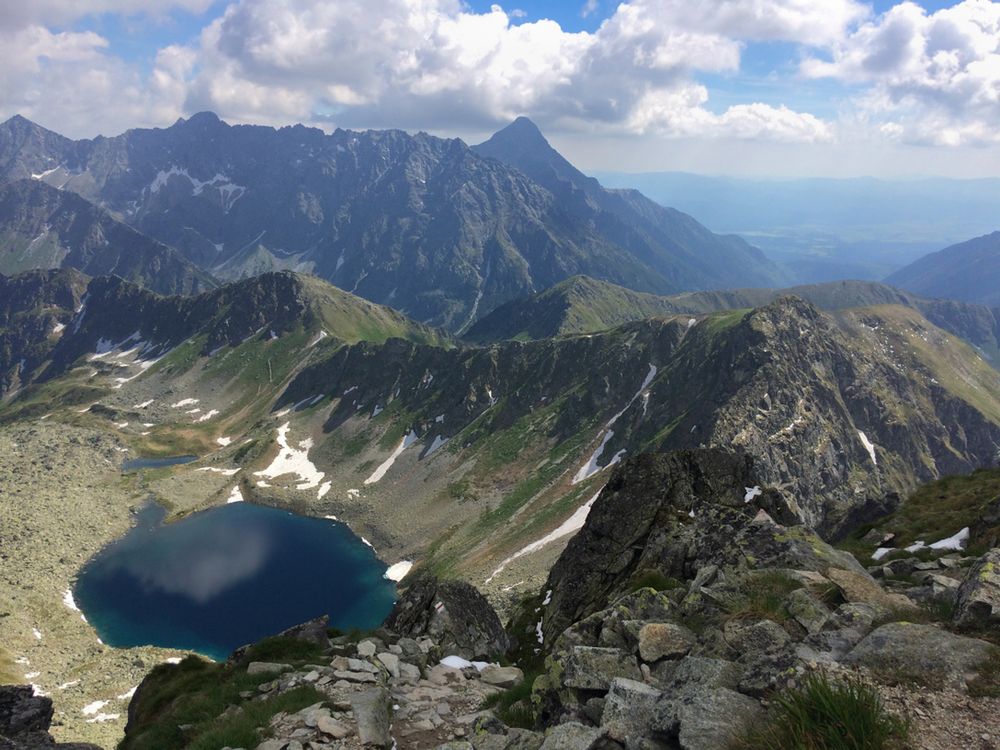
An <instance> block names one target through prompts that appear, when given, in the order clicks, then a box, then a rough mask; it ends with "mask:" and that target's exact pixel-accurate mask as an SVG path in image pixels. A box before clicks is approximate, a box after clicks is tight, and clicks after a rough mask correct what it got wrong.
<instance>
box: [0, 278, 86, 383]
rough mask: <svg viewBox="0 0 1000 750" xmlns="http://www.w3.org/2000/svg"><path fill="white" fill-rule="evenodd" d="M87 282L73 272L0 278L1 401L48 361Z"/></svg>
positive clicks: (78, 303) (77, 305)
mask: <svg viewBox="0 0 1000 750" xmlns="http://www.w3.org/2000/svg"><path fill="white" fill-rule="evenodd" d="M87 281H88V279H87V277H85V276H84V275H83V274H81V273H78V272H77V271H74V270H72V269H65V270H58V271H29V272H27V273H23V274H20V275H18V276H14V277H8V276H0V396H3V395H4V394H6V393H8V392H9V391H11V390H16V389H17V388H19V387H20V386H21V385H22V384H24V383H25V382H27V381H29V380H30V378H31V376H32V374H33V373H35V372H37V371H38V370H39V368H40V367H41V365H42V364H43V363H44V362H45V361H46V360H47V359H48V357H49V354H50V352H51V351H52V348H53V347H54V346H55V345H56V343H58V341H59V338H60V337H61V335H62V333H63V331H64V330H65V328H66V325H67V324H68V323H69V322H70V321H71V319H72V318H73V315H74V314H75V312H76V310H77V308H78V307H79V306H80V300H81V299H82V297H83V295H84V293H85V291H86V288H87Z"/></svg>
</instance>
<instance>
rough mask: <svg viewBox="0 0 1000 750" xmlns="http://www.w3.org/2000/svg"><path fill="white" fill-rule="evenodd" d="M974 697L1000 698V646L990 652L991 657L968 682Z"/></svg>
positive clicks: (970, 692) (970, 693)
mask: <svg viewBox="0 0 1000 750" xmlns="http://www.w3.org/2000/svg"><path fill="white" fill-rule="evenodd" d="M968 688H969V695H971V696H972V697H973V698H1000V647H997V648H994V649H993V650H992V651H991V652H990V658H989V659H988V660H987V661H986V663H985V664H983V666H981V667H980V668H979V673H978V674H977V675H976V676H975V678H974V679H972V680H970V681H969V683H968Z"/></svg>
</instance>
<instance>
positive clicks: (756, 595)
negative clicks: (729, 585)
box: [725, 571, 803, 623]
mask: <svg viewBox="0 0 1000 750" xmlns="http://www.w3.org/2000/svg"><path fill="white" fill-rule="evenodd" d="M802 587H803V584H802V583H801V582H800V581H797V580H795V579H794V578H792V577H791V576H788V575H785V574H784V573H780V572H777V571H768V572H766V573H762V574H760V575H754V576H748V577H747V578H744V579H743V580H742V581H741V582H740V588H739V590H738V591H736V592H735V593H733V594H731V595H730V596H729V598H728V600H727V601H726V605H725V610H726V614H727V616H728V617H729V619H731V620H773V621H774V622H777V623H783V622H787V621H788V620H789V619H790V617H791V616H790V615H789V614H788V610H787V609H786V608H785V598H786V597H787V596H788V595H789V594H790V593H792V592H793V591H795V590H796V589H800V588H802Z"/></svg>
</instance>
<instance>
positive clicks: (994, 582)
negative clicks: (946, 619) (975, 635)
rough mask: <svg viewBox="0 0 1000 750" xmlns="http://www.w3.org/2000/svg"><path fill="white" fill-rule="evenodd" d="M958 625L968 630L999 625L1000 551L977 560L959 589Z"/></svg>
mask: <svg viewBox="0 0 1000 750" xmlns="http://www.w3.org/2000/svg"><path fill="white" fill-rule="evenodd" d="M955 622H956V623H958V624H959V625H961V626H963V627H966V628H990V627H998V626H1000V549H992V550H990V551H989V552H987V553H986V554H985V555H983V556H982V557H981V558H979V560H977V561H976V562H975V563H974V564H973V565H972V567H971V568H969V572H968V574H967V575H966V577H965V581H964V582H963V583H962V585H961V587H960V588H959V589H958V599H957V602H956V606H955Z"/></svg>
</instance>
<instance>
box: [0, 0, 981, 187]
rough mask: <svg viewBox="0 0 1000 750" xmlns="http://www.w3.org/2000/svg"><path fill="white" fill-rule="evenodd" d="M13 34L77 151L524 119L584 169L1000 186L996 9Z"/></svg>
mask: <svg viewBox="0 0 1000 750" xmlns="http://www.w3.org/2000/svg"><path fill="white" fill-rule="evenodd" d="M97 10H100V11H101V12H96V11H97ZM553 22H554V23H553ZM0 37H4V38H0V56H2V59H0V63H3V64H5V68H6V76H5V78H2V79H0V116H7V115H11V114H15V113H21V114H24V115H25V116H28V117H31V118H33V119H36V120H37V121H39V122H40V123H41V124H44V125H47V126H49V127H52V128H53V129H56V130H59V131H60V132H64V133H66V134H67V135H70V136H74V137H83V136H93V135H96V134H98V133H103V134H113V133H115V132H119V131H121V130H124V129H127V128H128V127H136V126H139V127H142V126H166V125H169V124H170V123H171V122H173V121H174V120H175V119H176V118H177V117H183V116H189V115H190V114H193V113H194V112H196V111H199V110H202V109H212V110H214V111H216V112H218V113H219V114H220V116H222V117H223V118H225V119H227V120H229V121H231V122H257V123H264V124H273V125H282V124H289V123H294V122H304V123H307V124H312V125H316V126H319V127H323V128H327V129H329V128H332V127H335V126H343V127H354V128H364V127H400V128H404V129H409V130H415V129H426V130H429V131H431V132H435V133H439V134H441V135H458V136H460V137H464V138H466V139H467V140H476V139H478V138H481V137H485V136H486V135H488V134H489V133H490V132H491V131H492V130H495V129H496V128H498V127H501V126H502V125H503V124H504V123H505V122H507V121H509V120H510V119H512V118H513V117H514V116H517V115H521V114H523V115H527V116H529V117H531V118H532V119H534V120H535V121H536V122H537V123H538V124H539V125H540V126H541V127H542V128H543V130H544V131H545V132H546V133H547V134H548V135H549V137H550V139H551V140H552V141H553V143H554V144H556V145H557V146H558V147H559V148H560V149H562V150H564V151H566V152H567V155H568V156H570V157H571V158H573V159H574V160H575V161H576V162H577V163H579V164H580V165H581V166H582V167H584V168H589V169H608V168H614V167H616V166H618V167H621V168H625V169H631V170H634V171H637V170H642V169H646V170H650V169H663V170H667V169H684V170H687V171H700V172H707V173H725V172H735V173H746V174H761V175H768V174H774V175H781V174H792V173H801V174H825V175H831V176H838V175H848V174H874V175H876V176H878V175H884V176H897V175H907V174H912V175H916V174H950V175H953V176H995V175H997V174H998V173H1000V158H998V154H1000V134H998V133H997V132H996V128H995V127H994V123H995V122H997V121H998V120H1000V101H998V100H1000V95H998V92H1000V1H998V2H994V1H993V0H959V1H958V2H943V1H941V0H925V1H924V2H921V3H919V4H918V3H914V2H912V1H904V2H896V1H894V0H877V2H864V1H863V0H824V2H823V3H814V2H813V3H810V2H806V1H805V0H716V2H713V3H694V2H691V1H690V0H631V2H629V3H627V4H620V3H617V2H611V1H609V0H591V2H589V3H588V2H586V1H585V0H555V1H554V2H553V1H550V2H544V3H542V2H528V1H527V0H524V1H522V2H518V3H514V4H510V5H503V6H502V7H501V6H495V5H494V4H493V3H490V2H484V1H483V0H467V1H466V2H464V3H462V2H459V0H408V1H407V2H404V0H337V2H329V1H328V0H283V2H281V3H275V2H273V1H272V0H159V1H158V2H156V3H152V2H148V0H34V1H33V3H32V4H30V5H26V6H24V7H21V6H17V7H16V8H14V7H13V6H12V7H11V8H10V9H8V10H7V11H5V12H4V14H2V15H0Z"/></svg>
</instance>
